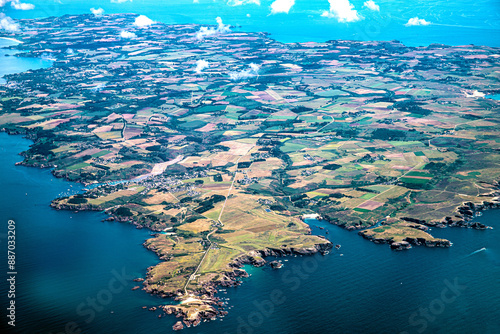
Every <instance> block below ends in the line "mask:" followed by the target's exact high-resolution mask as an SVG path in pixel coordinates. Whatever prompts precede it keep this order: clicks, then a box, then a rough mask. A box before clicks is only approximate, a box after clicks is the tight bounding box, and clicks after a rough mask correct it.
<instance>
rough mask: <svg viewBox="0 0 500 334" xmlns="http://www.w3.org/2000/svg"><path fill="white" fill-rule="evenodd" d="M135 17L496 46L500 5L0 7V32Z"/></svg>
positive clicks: (308, 1) (285, 33) (124, 0)
mask: <svg viewBox="0 0 500 334" xmlns="http://www.w3.org/2000/svg"><path fill="white" fill-rule="evenodd" d="M131 12H133V13H137V14H142V15H145V16H146V17H147V18H150V19H152V20H154V21H158V22H163V23H168V24H175V23H197V24H211V25H217V23H216V21H215V18H216V17H221V18H222V19H223V21H224V22H225V23H227V24H229V25H231V26H237V27H238V26H241V29H243V30H247V31H266V32H269V33H271V34H272V35H273V37H274V38H276V39H278V40H280V41H282V42H293V41H298V42H304V41H325V40H329V39H354V40H394V39H397V40H401V41H403V42H405V43H408V44H410V45H415V46H418V45H428V44H430V43H443V44H451V45H458V44H470V43H474V44H478V45H480V44H482V45H490V46H500V1H499V0H476V1H470V0H453V1H445V0H162V1H158V0H99V1H98V0H85V1H82V0H0V29H2V30H4V31H13V30H15V29H16V19H22V18H38V17H47V16H60V15H64V14H83V13H94V14H95V15H105V14H111V13H131Z"/></svg>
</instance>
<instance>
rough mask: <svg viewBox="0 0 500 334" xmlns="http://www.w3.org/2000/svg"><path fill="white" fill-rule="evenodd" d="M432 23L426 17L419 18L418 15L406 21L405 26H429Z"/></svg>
mask: <svg viewBox="0 0 500 334" xmlns="http://www.w3.org/2000/svg"><path fill="white" fill-rule="evenodd" d="M429 24H431V22H428V21H426V20H424V19H419V18H418V16H415V17H412V18H411V19H409V20H408V22H406V24H405V26H407V27H410V26H428V25H429Z"/></svg>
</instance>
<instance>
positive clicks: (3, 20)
mask: <svg viewBox="0 0 500 334" xmlns="http://www.w3.org/2000/svg"><path fill="white" fill-rule="evenodd" d="M0 30H5V31H8V32H14V31H18V30H19V24H17V23H16V22H14V20H13V19H11V18H10V17H8V16H7V15H5V14H4V13H0Z"/></svg>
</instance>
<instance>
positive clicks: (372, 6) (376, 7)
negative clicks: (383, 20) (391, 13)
mask: <svg viewBox="0 0 500 334" xmlns="http://www.w3.org/2000/svg"><path fill="white" fill-rule="evenodd" d="M363 6H365V7H366V8H368V9H371V10H374V11H376V12H380V6H379V5H377V4H376V3H375V1H373V0H368V1H365V3H364V4H363Z"/></svg>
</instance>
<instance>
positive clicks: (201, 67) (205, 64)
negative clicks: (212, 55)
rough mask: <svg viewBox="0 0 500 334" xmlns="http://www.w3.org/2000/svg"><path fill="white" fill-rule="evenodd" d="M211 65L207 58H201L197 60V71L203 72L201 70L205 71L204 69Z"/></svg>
mask: <svg viewBox="0 0 500 334" xmlns="http://www.w3.org/2000/svg"><path fill="white" fill-rule="evenodd" d="M208 67H210V65H209V64H208V61H206V60H203V59H199V60H197V61H196V68H195V71H196V73H198V74H199V73H201V71H203V70H204V69H206V68H208Z"/></svg>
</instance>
